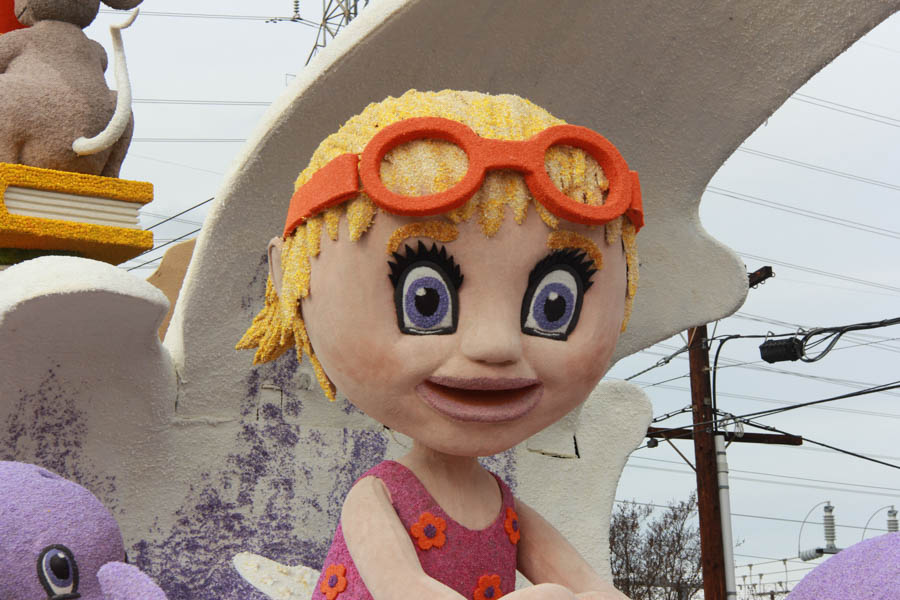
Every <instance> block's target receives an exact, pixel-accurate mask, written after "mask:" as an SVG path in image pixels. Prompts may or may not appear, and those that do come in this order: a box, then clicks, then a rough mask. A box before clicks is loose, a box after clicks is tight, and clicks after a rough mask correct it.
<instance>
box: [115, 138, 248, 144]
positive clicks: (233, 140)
mask: <svg viewBox="0 0 900 600" xmlns="http://www.w3.org/2000/svg"><path fill="white" fill-rule="evenodd" d="M131 141H132V142H147V143H155V142H175V143H180V142H187V143H197V144H219V143H223V144H224V143H228V144H231V143H234V144H237V143H242V142H246V141H247V139H246V138H151V137H143V138H142V137H136V138H131Z"/></svg>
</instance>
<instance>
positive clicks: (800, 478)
mask: <svg viewBox="0 0 900 600" xmlns="http://www.w3.org/2000/svg"><path fill="white" fill-rule="evenodd" d="M632 458H633V459H638V460H647V461H652V462H661V463H668V464H672V465H681V464H683V463H681V462H679V461H677V460H666V459H664V458H649V457H646V456H631V457H629V459H632ZM728 471H729V472H730V473H747V474H748V475H763V476H766V477H779V478H781V479H790V480H800V481H811V482H813V483H826V484H832V485H844V486H849V487H858V488H869V489H874V490H884V491H891V492H898V494H900V488H893V487H885V486H883V485H869V484H866V483H847V482H845V481H830V480H827V479H814V478H810V477H799V476H797V475H779V474H778V473H769V472H767V471H748V470H746V469H734V468H731V467H729V468H728ZM773 483H775V482H773ZM848 527H849V526H848ZM855 529H864V528H863V527H856V528H855ZM870 529H871V527H870Z"/></svg>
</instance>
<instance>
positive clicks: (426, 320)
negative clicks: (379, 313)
mask: <svg viewBox="0 0 900 600" xmlns="http://www.w3.org/2000/svg"><path fill="white" fill-rule="evenodd" d="M397 291H398V292H401V294H402V304H401V305H398V306H397V311H398V312H397V318H398V324H399V325H400V329H401V331H403V332H404V333H412V334H435V333H453V331H455V329H456V324H455V322H454V318H453V317H454V313H455V306H454V305H455V303H456V290H452V292H451V288H450V284H449V283H448V282H447V281H445V280H444V275H443V274H442V273H441V272H440V270H439V269H438V268H436V266H432V265H427V264H419V265H415V266H413V267H412V268H411V269H409V270H408V271H407V272H406V274H405V277H403V280H402V286H398V288H397Z"/></svg>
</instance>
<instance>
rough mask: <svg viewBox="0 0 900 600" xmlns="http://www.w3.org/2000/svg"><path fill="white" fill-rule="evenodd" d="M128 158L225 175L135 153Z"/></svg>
mask: <svg viewBox="0 0 900 600" xmlns="http://www.w3.org/2000/svg"><path fill="white" fill-rule="evenodd" d="M128 156H129V157H132V156H136V157H138V158H143V159H144V160H152V161H153V162H158V163H163V164H166V165H174V166H176V167H183V168H185V169H191V170H192V171H203V172H204V173H212V174H213V175H224V174H225V173H223V172H221V171H213V170H211V169H204V168H202V167H192V166H191V165H186V164H184V163H180V162H175V161H172V160H163V159H162V158H155V157H153V156H146V155H144V154H138V153H137V152H129V153H128Z"/></svg>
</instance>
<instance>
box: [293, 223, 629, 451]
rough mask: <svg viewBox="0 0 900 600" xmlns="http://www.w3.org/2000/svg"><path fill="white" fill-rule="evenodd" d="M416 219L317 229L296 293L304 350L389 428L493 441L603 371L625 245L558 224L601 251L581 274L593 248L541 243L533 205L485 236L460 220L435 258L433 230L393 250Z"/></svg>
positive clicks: (521, 429) (420, 436) (562, 404)
mask: <svg viewBox="0 0 900 600" xmlns="http://www.w3.org/2000/svg"><path fill="white" fill-rule="evenodd" d="M422 220H424V219H415V218H407V217H398V216H395V215H391V214H388V213H384V212H381V213H379V214H378V215H377V216H376V217H375V222H374V224H373V226H372V227H371V228H370V229H369V231H368V232H367V233H366V234H365V235H363V236H362V238H361V239H360V240H359V241H356V242H351V241H349V240H348V239H347V237H348V236H347V234H346V229H344V228H343V227H342V228H341V236H342V237H341V239H339V240H338V241H337V242H332V241H331V240H329V239H327V236H326V235H325V234H324V233H323V240H322V251H321V253H320V255H319V256H318V257H317V258H314V259H312V273H311V281H310V295H309V297H307V298H305V299H304V300H303V303H302V311H303V316H304V320H305V321H306V325H307V329H308V332H309V336H310V340H311V342H312V346H313V349H314V350H315V353H316V355H317V356H318V358H319V360H320V361H321V363H322V366H323V367H324V369H325V372H326V373H327V374H328V376H329V377H330V378H331V380H332V381H333V382H334V384H335V385H336V386H337V389H338V391H339V392H342V393H343V394H344V395H346V396H347V397H348V398H349V399H350V401H351V402H353V404H355V405H356V406H357V407H359V408H360V409H361V410H363V411H364V412H366V413H367V414H368V415H370V416H371V417H373V418H374V419H376V420H378V421H379V422H381V423H383V424H384V425H387V426H388V427H390V428H391V429H394V430H397V431H400V432H402V433H404V434H406V435H408V436H410V437H412V438H413V439H415V440H417V441H418V442H420V443H421V444H424V445H425V446H427V447H429V448H432V449H434V450H437V451H439V452H443V453H447V454H453V455H460V456H485V455H490V454H495V453H497V452H502V451H504V450H507V449H508V448H511V447H512V446H514V445H516V444H518V443H519V442H521V441H523V440H525V439H526V438H528V437H529V436H531V435H533V434H534V433H536V432H538V431H540V430H542V429H544V428H545V427H547V426H548V425H550V424H552V423H554V422H555V421H557V420H559V419H560V418H561V417H563V416H564V415H565V414H566V413H568V412H569V411H571V410H572V409H574V408H575V407H576V406H578V405H579V404H581V402H583V401H584V400H585V399H586V398H587V396H588V394H589V393H590V391H591V390H592V389H593V388H594V386H595V385H596V384H597V382H598V381H599V379H600V378H601V376H602V375H603V374H604V373H605V372H606V369H607V367H608V365H609V360H610V357H611V355H612V352H613V348H614V347H615V345H616V340H617V338H618V334H619V329H620V327H621V324H622V318H623V312H624V301H625V285H626V278H625V257H624V252H623V250H622V247H621V244H620V243H619V242H616V243H614V244H612V245H608V244H606V242H605V239H604V228H603V227H596V228H594V229H590V228H588V227H585V226H582V225H576V224H573V223H567V222H561V223H560V230H565V231H569V232H574V233H575V234H577V235H569V236H568V239H575V240H578V242H577V243H578V244H580V245H581V247H583V248H584V247H589V245H590V244H593V245H594V247H595V250H599V251H600V252H602V263H603V264H602V268H600V269H598V270H597V272H595V273H589V270H590V269H593V268H596V267H595V266H594V265H593V264H592V263H591V259H590V258H585V257H584V256H576V253H574V252H566V251H565V250H553V249H550V248H549V247H548V238H549V237H550V234H551V230H550V229H549V228H548V227H547V226H546V225H544V223H543V222H542V221H541V219H540V217H539V215H538V214H536V212H535V211H534V210H533V209H532V210H530V211H529V212H528V217H527V219H526V220H525V222H524V223H523V224H521V225H517V224H516V223H515V222H514V221H513V219H512V218H511V217H510V216H508V217H507V219H506V221H505V222H504V224H503V226H502V227H501V228H500V231H499V232H498V233H497V234H496V235H495V236H494V237H492V238H487V237H485V235H484V234H483V233H482V232H481V228H480V225H479V224H478V223H475V222H469V223H462V224H460V225H458V230H459V236H458V237H457V239H456V240H454V241H451V242H447V243H440V242H437V248H438V250H439V251H440V249H441V248H443V249H445V250H446V256H441V253H440V252H438V253H437V254H434V253H431V252H427V251H426V252H421V251H418V250H419V241H421V242H423V243H424V244H425V245H426V248H427V249H428V250H430V249H431V246H432V243H433V240H431V239H429V238H427V237H412V238H408V239H406V240H405V241H404V243H402V244H401V245H400V250H399V254H400V255H401V258H400V259H396V258H393V257H391V256H390V255H389V254H388V253H387V251H386V248H387V245H388V241H389V239H390V238H391V236H392V234H394V232H395V231H396V230H397V229H398V228H400V227H401V226H403V225H406V224H409V223H414V222H416V221H422ZM557 235H558V236H559V234H557ZM560 237H562V236H560ZM407 244H408V245H409V246H410V247H411V248H412V250H413V251H412V252H408V251H407V250H406V249H405V246H406V245H407ZM594 254H595V256H596V252H595V253H594ZM548 257H550V258H549V259H548ZM545 259H546V260H545ZM389 261H391V262H394V263H396V267H394V268H393V271H394V276H393V278H392V277H389V275H391V273H392V268H391V266H390V265H389V264H388V263H389ZM542 261H543V262H542ZM456 266H458V268H459V273H458V275H457V274H456V273H455V267H456ZM459 275H461V276H462V282H461V283H460V281H459ZM395 284H396V286H395ZM588 286H589V289H587V288H588ZM456 288H458V291H457V289H456ZM398 289H399V291H398ZM582 294H583V296H582ZM579 296H582V300H581V302H580V306H579ZM523 304H524V310H523ZM579 309H580V310H579ZM454 315H455V317H454ZM576 319H577V322H575V321H576ZM573 322H574V327H573V325H572V324H573ZM454 325H455V327H454ZM562 338H565V339H562Z"/></svg>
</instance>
